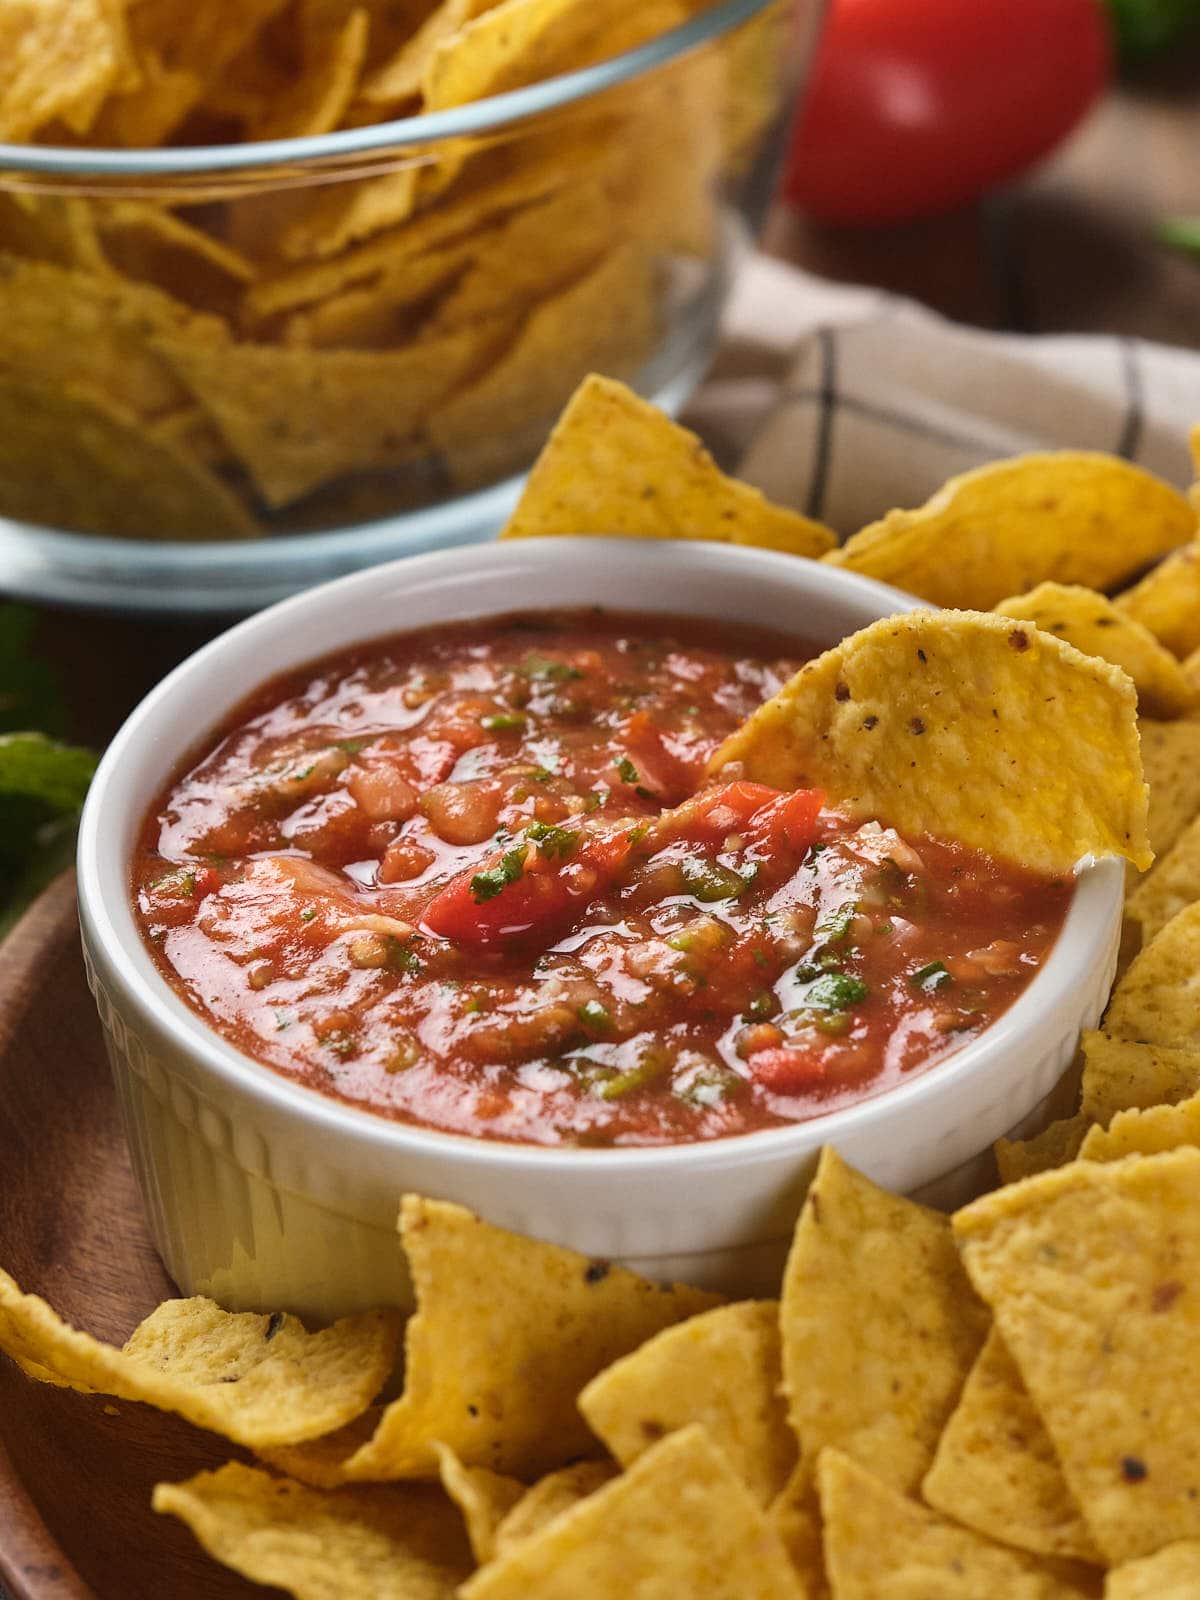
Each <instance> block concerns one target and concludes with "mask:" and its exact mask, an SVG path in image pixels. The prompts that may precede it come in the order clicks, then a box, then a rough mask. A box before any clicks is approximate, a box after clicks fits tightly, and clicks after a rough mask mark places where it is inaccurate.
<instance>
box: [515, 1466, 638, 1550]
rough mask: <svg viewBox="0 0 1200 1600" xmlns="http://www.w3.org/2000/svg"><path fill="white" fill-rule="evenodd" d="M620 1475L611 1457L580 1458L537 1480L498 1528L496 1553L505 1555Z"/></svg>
mask: <svg viewBox="0 0 1200 1600" xmlns="http://www.w3.org/2000/svg"><path fill="white" fill-rule="evenodd" d="M616 1476H617V1469H616V1467H615V1466H613V1464H612V1462H611V1461H577V1462H576V1463H575V1465H574V1466H572V1467H560V1468H559V1469H558V1471H557V1472H550V1473H547V1475H546V1476H545V1477H544V1478H541V1479H539V1480H538V1482H537V1483H535V1484H534V1486H533V1488H532V1489H530V1490H529V1491H528V1493H526V1494H525V1495H524V1496H523V1497H522V1498H521V1499H520V1500H519V1501H518V1502H517V1504H516V1505H515V1506H514V1507H513V1509H512V1510H511V1511H510V1512H509V1514H508V1515H507V1516H506V1517H505V1518H504V1520H503V1522H502V1523H501V1524H500V1526H499V1527H498V1528H497V1529H496V1539H495V1549H494V1551H493V1559H494V1558H495V1557H496V1556H505V1555H508V1553H509V1552H510V1551H511V1550H515V1549H516V1547H517V1545H519V1544H522V1543H523V1542H524V1541H525V1540H526V1539H530V1538H532V1537H533V1535H534V1534H535V1533H539V1532H540V1531H541V1530H542V1529H543V1528H544V1527H545V1526H546V1524H547V1523H549V1522H553V1521H554V1519H555V1517H559V1516H561V1515H562V1514H563V1512H564V1511H570V1509H571V1508H572V1506H577V1505H578V1504H579V1502H580V1501H581V1500H586V1499H587V1497H588V1495H590V1494H595V1492H596V1490H597V1489H603V1487H604V1485H605V1484H606V1483H610V1482H611V1481H612V1479H613V1478H615V1477H616Z"/></svg>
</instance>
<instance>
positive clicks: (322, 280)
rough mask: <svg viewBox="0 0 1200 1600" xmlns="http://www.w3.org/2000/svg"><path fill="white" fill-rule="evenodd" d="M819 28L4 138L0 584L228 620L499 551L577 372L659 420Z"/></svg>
mask: <svg viewBox="0 0 1200 1600" xmlns="http://www.w3.org/2000/svg"><path fill="white" fill-rule="evenodd" d="M689 9H694V6H693V7H689ZM818 9H819V0H800V6H799V10H797V5H796V3H795V0H722V3H719V4H716V5H713V6H710V7H708V8H707V9H704V10H703V11H701V12H700V13H699V14H697V15H693V16H692V17H691V19H690V20H689V21H687V22H686V23H684V24H683V25H681V26H676V27H673V28H671V29H670V30H669V31H667V32H663V33H660V34H658V35H657V36H656V37H653V38H651V39H650V40H649V41H648V42H645V43H641V44H639V45H638V46H637V47H636V48H634V49H631V50H627V51H625V52H624V53H622V54H619V55H615V56H612V57H611V58H610V59H606V60H601V61H599V62H598V63H597V64H595V65H592V66H588V67H585V68H583V69H582V70H576V71H571V72H566V73H560V74H559V75H558V76H552V77H548V78H545V79H543V81H540V82H537V83H535V84H533V85H531V86H527V87H517V88H513V89H508V90H506V92H503V93H493V94H492V95H491V96H490V97H489V98H485V99H481V100H477V101H475V102H473V103H468V104H463V105H458V106H454V107H453V108H452V109H449V110H442V111H434V112H427V113H426V114H423V115H419V116H412V117H409V118H407V119H405V120H399V121H396V120H393V121H388V122H382V123H372V124H369V125H365V126H359V127H353V128H349V129H345V130H342V131H339V132H334V133H329V134H323V135H320V136H314V137H305V138H289V139H275V140H270V141H264V140H261V139H260V140H258V141H257V142H241V143H233V142H226V143H221V144H216V143H206V144H200V145H176V146H173V147H170V148H157V149H145V148H138V149H125V150H122V149H85V148H76V147H70V148H66V147H63V146H57V147H53V148H51V147H48V146H38V145H29V146H26V145H21V146H17V145H0V310H2V311H3V312H4V315H3V316H2V317H0V322H2V323H4V324H7V326H8V327H9V328H10V329H17V330H21V329H24V330H25V331H24V333H23V334H22V333H20V332H18V333H16V334H15V335H11V336H10V337H9V338H8V339H7V340H5V339H3V338H2V337H0V571H2V572H3V575H4V576H3V584H4V587H5V589H6V590H7V591H8V592H9V593H11V594H20V595H24V596H26V597H30V598H37V599H42V600H46V601H53V602H58V603H65V604H75V605H86V606H92V607H97V608H106V609H116V610H124V611H131V610H132V611H158V612H181V613H204V612H214V613H239V612H247V611H251V610H254V609H257V608H258V607H260V606H262V605H265V604H267V603H269V602H271V601H274V600H277V599H279V598H282V597H283V596H285V595H287V594H290V593H293V592H295V591H296V590H299V589H302V588H306V587H308V586H309V585H311V584H313V583H316V582H319V581H321V580H324V579H326V578H329V577H333V576H336V575H337V574H339V573H342V572H346V571H349V570H351V569H354V568H357V567H361V566H364V565H367V564H369V563H373V562H376V561H379V560H382V559H384V558H385V557H389V556H395V555H402V554H412V553H416V552H420V551H427V550H433V549H439V548H444V547H446V546H450V545H456V544H463V543H467V542H470V541H474V540H479V539H483V538H487V537H489V536H491V535H492V534H494V533H495V531H496V530H497V529H498V527H499V526H500V524H501V522H502V521H503V518H504V516H505V515H506V513H507V510H508V509H509V507H510V506H511V505H512V504H513V503H514V502H515V499H516V496H517V494H518V492H519V487H520V475H521V473H522V472H523V471H524V469H525V468H527V467H528V465H529V464H530V462H531V461H532V459H533V457H534V455H535V454H536V452H537V450H538V449H539V448H540V445H541V443H542V442H543V440H544V438H545V436H546V434H547V432H548V431H549V428H550V427H551V426H552V424H553V422H554V419H555V417H556V416H557V415H558V413H559V411H560V410H561V408H562V406H563V404H564V403H565V401H566V400H567V399H568V397H569V396H570V394H571V393H572V391H573V390H574V388H575V387H576V385H577V383H578V382H579V381H580V379H581V378H583V377H584V376H585V375H586V374H587V373H588V372H590V371H602V372H605V373H608V374H610V375H612V376H615V377H619V378H623V379H625V380H626V381H628V382H630V383H632V384H633V385H634V386H635V387H636V388H637V389H638V390H640V391H641V392H642V393H643V394H646V395H648V396H650V397H651V398H653V399H655V400H656V401H657V402H658V403H659V404H661V405H662V406H663V407H664V408H665V409H667V410H671V411H673V410H676V409H678V407H679V406H680V405H681V404H682V403H683V401H684V400H685V399H686V397H687V395H688V394H689V392H690V391H691V389H692V388H693V387H694V385H695V384H696V382H697V381H698V380H699V378H700V376H701V374H702V373H703V371H704V369H705V366H706V364H707V362H708V360H709V358H710V355H711V352H712V348H713V343H714V339H715V336H716V328H717V323H718V319H719V316H720V313H721V309H722V307H723V304H724V302H725V299H726V296H727V294H728V290H729V285H730V280H731V274H732V271H733V266H734V263H735V261H736V259H737V255H738V251H739V247H740V244H741V241H742V240H743V239H744V237H745V236H746V232H747V221H748V219H749V218H750V217H751V216H752V212H753V207H754V204H755V201H756V199H758V200H761V198H762V197H763V196H764V195H765V194H767V193H769V185H768V184H767V182H766V180H765V176H764V174H765V171H766V168H767V166H768V165H769V163H770V161H771V158H772V157H773V155H774V154H775V153H776V151H777V148H778V139H777V138H775V137H774V135H775V134H777V132H778V130H779V128H780V125H781V118H782V117H783V116H784V114H785V113H786V109H787V104H788V99H789V91H790V90H791V89H792V88H793V87H794V86H795V84H796V83H797V82H798V79H799V76H800V69H801V68H802V67H803V65H804V64H805V63H806V62H807V60H808V58H809V55H810V53H811V45H812V35H813V32H814V30H815V22H816V15H817V11H818ZM675 14H679V13H678V12H676V13H675ZM499 82H500V84H501V86H502V87H503V77H502V76H501V78H500V79H499ZM231 98H232V95H231ZM229 114H230V115H235V114H236V107H231V110H230V112H229ZM5 300H7V305H5Z"/></svg>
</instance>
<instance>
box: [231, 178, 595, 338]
mask: <svg viewBox="0 0 1200 1600" xmlns="http://www.w3.org/2000/svg"><path fill="white" fill-rule="evenodd" d="M522 156H524V151H523V150H522ZM571 177H572V173H571V171H570V169H569V168H567V167H565V166H564V165H563V161H562V158H561V156H558V157H557V158H554V159H551V158H550V157H546V158H543V159H541V160H536V159H535V160H530V159H522V160H521V161H520V162H519V163H516V162H515V158H514V157H513V155H512V154H511V153H510V152H507V151H503V150H501V151H495V152H489V154H488V155H487V156H485V157H483V158H481V159H480V161H479V162H478V163H477V164H474V165H473V166H472V169H471V171H470V172H469V173H468V174H467V175H466V176H465V177H464V178H463V180H462V181H461V182H460V183H459V184H458V185H456V187H455V188H454V190H453V191H452V192H451V193H450V194H447V195H445V196H444V197H443V199H442V201H441V203H440V204H439V205H438V206H436V207H435V208H434V209H433V210H432V211H427V212H425V213H423V214H422V215H421V216H419V217H414V218H412V219H411V220H410V221H408V222H404V223H402V224H401V225H400V226H399V227H394V228H389V229H388V230H387V231H385V232H382V233H378V234H376V236H375V237H374V238H372V239H370V240H369V241H368V242H367V243H365V244H356V245H354V246H353V248H351V249H347V250H343V251H342V253H341V254H340V255H333V256H332V257H330V258H328V259H319V260H316V261H306V262H304V264H303V265H301V266H294V267H288V268H286V269H285V270H283V271H279V272H275V273H274V274H273V275H272V276H270V277H266V278H262V279H260V280H259V282H257V283H256V284H254V286H253V287H252V288H251V289H250V290H249V291H248V292H247V294H246V298H245V301H244V304H243V312H244V316H245V320H246V322H247V324H248V325H254V324H256V323H261V322H263V321H265V320H266V319H268V318H270V317H272V316H274V315H275V314H276V313H277V312H280V311H291V310H294V309H295V308H296V307H298V306H303V305H311V304H313V303H314V302H316V301H319V300H323V299H325V298H326V297H328V296H330V295H334V294H338V293H340V292H341V291H343V290H346V289H351V288H356V287H357V288H369V287H370V286H371V285H372V284H374V283H376V282H377V281H379V279H380V277H381V275H382V274H384V273H389V274H400V275H404V274H412V273H416V272H417V271H418V270H419V269H420V266H421V264H422V262H423V261H424V259H425V257H426V256H427V255H428V254H429V253H430V252H435V251H438V250H443V249H445V248H446V247H447V246H449V245H457V246H459V247H460V248H461V247H462V246H463V245H464V244H465V245H467V246H469V245H470V244H471V243H472V241H473V239H474V238H475V236H476V235H477V234H478V233H479V232H480V231H481V230H482V229H483V228H485V227H490V226H491V225H492V224H493V223H494V222H496V221H497V220H499V219H501V218H503V217H505V216H507V215H508V214H509V213H511V212H514V211H517V210H519V209H520V207H521V206H523V205H528V204H531V203H532V202H533V201H535V200H538V199H540V198H542V197H543V196H544V195H547V194H551V193H553V192H554V191H555V190H556V189H560V188H562V186H563V185H564V184H565V183H566V182H568V181H569V179H570V178H571ZM233 220H234V222H235V224H236V225H239V226H236V227H235V231H237V232H238V233H239V237H240V238H241V242H242V246H243V248H245V249H248V250H249V251H250V253H251V254H253V255H255V256H256V257H259V256H261V255H262V254H263V241H262V238H261V236H260V233H259V229H258V212H257V209H256V208H254V207H251V206H249V205H239V206H237V207H235V208H234V214H233Z"/></svg>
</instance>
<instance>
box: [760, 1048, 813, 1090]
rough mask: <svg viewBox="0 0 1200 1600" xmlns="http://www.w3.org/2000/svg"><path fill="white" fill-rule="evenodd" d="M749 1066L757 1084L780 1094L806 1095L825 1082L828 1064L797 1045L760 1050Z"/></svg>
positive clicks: (811, 1051) (810, 1051)
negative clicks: (807, 1090)
mask: <svg viewBox="0 0 1200 1600" xmlns="http://www.w3.org/2000/svg"><path fill="white" fill-rule="evenodd" d="M746 1065H747V1067H748V1068H749V1069H750V1076H751V1077H752V1078H753V1079H754V1081H755V1083H761V1084H762V1085H763V1087H764V1088H767V1089H774V1090H775V1092H776V1093H777V1094H803V1092H804V1091H805V1090H806V1089H815V1088H819V1087H820V1085H821V1084H822V1083H824V1081H825V1063H824V1061H823V1060H822V1059H821V1056H820V1054H819V1053H818V1052H817V1051H815V1050H802V1049H797V1048H796V1047H795V1046H794V1045H785V1044H781V1045H776V1046H774V1047H773V1048H771V1049H767V1050H756V1051H755V1052H754V1054H753V1055H752V1056H751V1057H750V1059H749V1061H747V1063H746Z"/></svg>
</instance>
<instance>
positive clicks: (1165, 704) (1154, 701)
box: [995, 583, 1196, 718]
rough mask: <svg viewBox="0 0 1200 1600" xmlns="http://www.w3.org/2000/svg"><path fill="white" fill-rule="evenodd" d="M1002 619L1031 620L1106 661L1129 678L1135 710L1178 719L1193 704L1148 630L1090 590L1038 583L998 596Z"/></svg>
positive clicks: (1174, 665) (1177, 669)
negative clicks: (1024, 591) (1020, 591)
mask: <svg viewBox="0 0 1200 1600" xmlns="http://www.w3.org/2000/svg"><path fill="white" fill-rule="evenodd" d="M995 609H996V610H997V611H998V612H999V613H1000V615H1001V616H1002V617H1017V618H1020V619H1024V620H1025V621H1026V622H1032V623H1034V624H1035V625H1036V626H1037V627H1039V628H1041V629H1042V631H1043V632H1045V633H1052V634H1054V636H1055V638H1058V639H1065V640H1066V642H1067V643H1068V644H1073V645H1074V646H1075V648H1076V650H1082V651H1083V653H1084V655H1087V656H1099V657H1100V658H1101V659H1102V660H1104V661H1111V662H1112V664H1113V665H1114V666H1115V667H1120V668H1121V669H1122V671H1124V672H1127V673H1128V674H1129V676H1130V677H1131V678H1132V679H1133V682H1134V686H1135V687H1136V689H1137V692H1138V710H1139V711H1141V712H1142V713H1143V714H1144V715H1145V716H1148V717H1167V718H1170V717H1179V716H1182V715H1183V714H1184V712H1186V711H1190V710H1191V708H1192V707H1193V706H1194V705H1195V703H1196V690H1195V689H1194V688H1193V687H1192V685H1191V684H1190V683H1189V682H1188V680H1187V679H1186V678H1185V677H1184V674H1183V668H1182V667H1181V666H1180V665H1179V662H1178V661H1176V659H1175V657H1174V656H1173V655H1172V654H1171V652H1170V651H1169V650H1167V649H1166V648H1164V646H1163V645H1161V644H1159V642H1158V640H1157V639H1156V638H1155V637H1154V635H1153V634H1152V633H1151V632H1150V630H1149V629H1148V628H1144V627H1142V625H1141V623H1139V622H1135V621H1134V620H1133V618H1132V617H1126V616H1123V615H1122V614H1121V612H1119V611H1118V610H1117V608H1116V606H1114V604H1113V602H1112V601H1111V600H1109V599H1108V598H1107V597H1106V596H1105V595H1102V594H1097V593H1096V592H1095V590H1094V589H1084V588H1081V587H1080V586H1079V585H1077V584H1076V585H1072V584H1065V583H1040V584H1039V585H1038V586H1037V588H1036V589H1031V590H1030V591H1029V593H1028V594H1020V595H1014V596H1013V597H1012V599H1011V600H1002V601H1001V602H1000V604H999V605H998V606H997V607H996V608H995Z"/></svg>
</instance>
